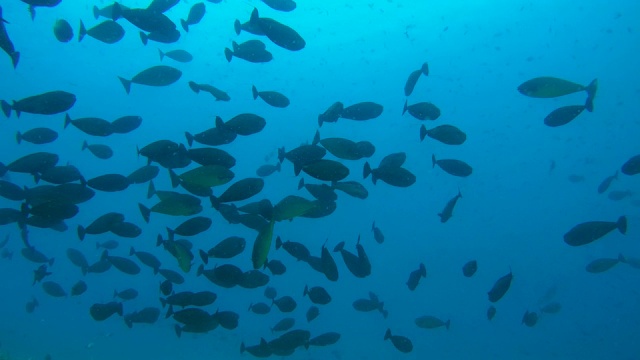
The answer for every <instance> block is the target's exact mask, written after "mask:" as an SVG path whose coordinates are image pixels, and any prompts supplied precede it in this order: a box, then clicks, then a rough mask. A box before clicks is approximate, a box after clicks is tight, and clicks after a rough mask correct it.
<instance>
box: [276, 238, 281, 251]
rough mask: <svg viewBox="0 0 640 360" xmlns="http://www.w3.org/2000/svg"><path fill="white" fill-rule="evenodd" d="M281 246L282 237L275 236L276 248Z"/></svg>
mask: <svg viewBox="0 0 640 360" xmlns="http://www.w3.org/2000/svg"><path fill="white" fill-rule="evenodd" d="M281 247H282V239H281V238H280V236H278V237H276V250H278V249H280V248H281Z"/></svg>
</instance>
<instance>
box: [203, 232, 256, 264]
mask: <svg viewBox="0 0 640 360" xmlns="http://www.w3.org/2000/svg"><path fill="white" fill-rule="evenodd" d="M245 246H246V241H245V239H244V238H241V237H238V236H231V237H228V238H226V239H224V240H222V241H220V242H219V243H218V244H217V245H215V246H214V247H212V248H211V249H210V250H209V251H208V252H207V253H206V255H207V258H209V257H213V258H219V259H230V258H233V257H235V256H237V255H239V254H241V253H242V252H243V251H244V248H245ZM205 263H207V262H206V261H205Z"/></svg>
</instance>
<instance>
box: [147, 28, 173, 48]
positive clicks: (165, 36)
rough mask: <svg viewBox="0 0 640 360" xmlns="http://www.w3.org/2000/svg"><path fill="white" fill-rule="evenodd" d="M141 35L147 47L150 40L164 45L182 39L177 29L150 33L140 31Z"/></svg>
mask: <svg viewBox="0 0 640 360" xmlns="http://www.w3.org/2000/svg"><path fill="white" fill-rule="evenodd" d="M139 35H140V41H142V44H143V45H147V44H148V43H149V40H151V41H155V42H159V43H163V44H173V43H175V42H177V41H178V40H179V39H180V31H178V30H177V29H175V28H174V29H170V30H167V31H152V32H150V33H145V32H143V31H140V33H139Z"/></svg>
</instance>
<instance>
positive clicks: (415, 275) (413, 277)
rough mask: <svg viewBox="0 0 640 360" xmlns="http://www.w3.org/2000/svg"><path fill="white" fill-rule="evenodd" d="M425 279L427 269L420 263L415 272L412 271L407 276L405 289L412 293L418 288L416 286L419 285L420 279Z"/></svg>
mask: <svg viewBox="0 0 640 360" xmlns="http://www.w3.org/2000/svg"><path fill="white" fill-rule="evenodd" d="M426 277H427V268H426V267H425V266H424V264H423V263H420V266H419V267H418V269H417V270H414V271H412V272H411V273H410V274H409V280H407V283H406V284H407V287H408V288H409V290H411V291H413V290H415V289H416V288H417V287H418V284H419V283H420V278H426Z"/></svg>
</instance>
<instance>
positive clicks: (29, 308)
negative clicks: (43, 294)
mask: <svg viewBox="0 0 640 360" xmlns="http://www.w3.org/2000/svg"><path fill="white" fill-rule="evenodd" d="M38 306H40V303H39V302H38V299H36V298H35V297H33V298H31V300H30V301H27V303H26V305H25V310H26V312H27V314H32V313H33V312H34V311H35V310H36V308H37V307H38Z"/></svg>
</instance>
